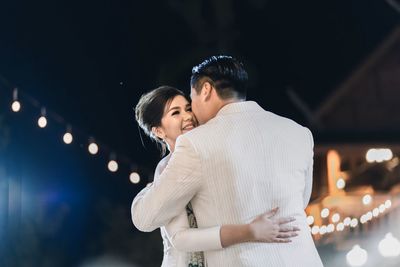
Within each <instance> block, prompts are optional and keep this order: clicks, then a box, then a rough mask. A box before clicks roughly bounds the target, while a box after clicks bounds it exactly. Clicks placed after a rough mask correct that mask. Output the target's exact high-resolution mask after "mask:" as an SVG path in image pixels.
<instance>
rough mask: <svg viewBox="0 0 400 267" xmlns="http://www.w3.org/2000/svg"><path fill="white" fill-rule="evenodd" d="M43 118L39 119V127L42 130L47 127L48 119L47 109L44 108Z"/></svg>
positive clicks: (42, 111)
mask: <svg viewBox="0 0 400 267" xmlns="http://www.w3.org/2000/svg"><path fill="white" fill-rule="evenodd" d="M40 113H41V116H40V118H39V119H38V125H39V127H40V128H44V127H46V126H47V119H46V108H44V107H43V108H42V109H41V112H40Z"/></svg>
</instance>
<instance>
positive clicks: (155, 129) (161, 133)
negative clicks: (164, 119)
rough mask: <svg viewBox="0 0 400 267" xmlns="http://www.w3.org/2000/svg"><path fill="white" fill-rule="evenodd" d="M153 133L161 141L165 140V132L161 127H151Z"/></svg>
mask: <svg viewBox="0 0 400 267" xmlns="http://www.w3.org/2000/svg"><path fill="white" fill-rule="evenodd" d="M151 132H152V133H153V134H154V135H155V136H157V137H158V138H160V139H164V138H165V132H164V130H163V129H162V128H161V127H159V126H158V127H155V126H154V127H151Z"/></svg>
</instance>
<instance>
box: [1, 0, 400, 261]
mask: <svg viewBox="0 0 400 267" xmlns="http://www.w3.org/2000/svg"><path fill="white" fill-rule="evenodd" d="M399 16H400V2H399V1H398V0H386V1H385V0H370V1H365V0H363V1H361V0H346V1H345V0H337V1H330V2H321V1H314V0H311V1H306V2H304V1H268V0H249V1H233V0H219V1H206V0H204V1H201V0H191V1H183V0H165V1H141V2H138V1H126V0H115V1H103V0H99V1H65V0H59V1H48V0H44V1H23V0H15V1H8V2H6V1H3V2H1V4H0V266H6V267H8V266H10V267H12V266H29V267H30V266H43V267H45V266H46V267H47V266H49V267H52V266H58V267H63V266H83V267H88V266H90V267H91V266H160V263H161V259H162V241H161V237H160V234H159V232H158V231H154V232H153V233H140V232H139V231H138V230H137V229H135V227H134V226H133V224H132V223H131V218H130V204H131V201H132V199H133V198H134V196H135V195H136V194H137V193H138V192H139V191H140V190H141V189H142V188H143V187H145V186H146V184H147V183H149V182H151V181H152V177H153V170H154V168H155V166H156V164H157V162H158V161H159V159H160V153H159V151H158V150H157V148H156V147H155V145H154V144H153V143H152V142H151V141H149V140H148V138H146V137H145V136H143V140H141V137H140V135H139V130H138V126H137V124H136V123H135V121H134V114H133V107H134V106H135V105H136V103H137V101H138V99H139V97H140V95H141V94H143V93H144V92H146V91H148V90H151V89H153V88H155V87H157V86H159V85H162V84H168V85H172V86H175V87H177V88H180V89H182V90H184V91H186V92H188V90H189V89H190V88H189V77H190V74H191V68H192V66H194V65H196V64H198V63H200V62H201V61H202V60H204V59H205V58H207V57H209V56H211V55H217V54H229V55H233V56H234V57H236V58H238V59H240V60H241V61H243V63H244V65H245V67H246V69H247V70H248V72H249V77H250V88H249V94H248V99H249V100H255V101H257V102H258V103H259V104H260V105H261V106H262V107H263V108H264V109H266V110H269V111H272V112H274V113H277V114H279V115H282V116H286V117H289V118H291V119H293V120H295V121H296V122H298V123H300V124H302V125H305V126H307V127H309V128H310V129H311V130H312V132H313V134H314V138H315V158H314V185H313V193H312V199H311V202H310V205H309V206H308V207H307V210H306V212H307V214H308V216H309V217H308V218H307V220H308V223H309V225H310V231H311V234H312V235H313V237H314V240H315V242H316V245H317V248H318V251H319V253H320V255H321V258H322V260H323V262H324V264H325V266H378V265H379V266H400V256H399V254H400V243H399V239H400V228H399V226H398V225H399V223H400V212H399V205H400V165H399V158H398V157H399V155H400V116H399V114H400V105H399V103H400V24H399ZM39 118H40V119H39Z"/></svg>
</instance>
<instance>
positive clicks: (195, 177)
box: [132, 56, 322, 266]
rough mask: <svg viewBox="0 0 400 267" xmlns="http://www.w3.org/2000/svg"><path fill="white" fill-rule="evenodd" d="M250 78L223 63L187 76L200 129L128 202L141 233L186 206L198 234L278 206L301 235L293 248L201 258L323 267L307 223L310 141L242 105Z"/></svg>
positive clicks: (249, 248) (286, 123) (297, 129)
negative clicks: (149, 184) (143, 190)
mask: <svg viewBox="0 0 400 267" xmlns="http://www.w3.org/2000/svg"><path fill="white" fill-rule="evenodd" d="M247 80H248V76H247V72H246V71H245V70H244V68H243V66H242V64H241V63H240V62H238V61H237V60H236V59H234V58H232V57H228V56H217V57H211V58H209V59H207V60H205V61H204V62H202V63H201V64H200V65H198V66H196V67H194V68H193V70H192V77H191V98H192V109H193V112H194V113H195V115H196V117H197V119H198V120H199V123H200V124H201V126H199V127H197V128H196V129H194V130H192V131H190V132H188V133H186V134H184V135H182V136H180V137H179V138H178V139H177V142H176V145H175V152H174V153H173V154H172V156H171V159H170V161H169V163H168V166H167V168H166V169H165V170H164V171H163V173H162V174H161V176H160V177H159V179H158V180H157V181H156V182H155V183H154V184H153V186H152V187H151V188H150V189H148V190H147V192H146V193H145V194H144V195H141V196H140V197H137V198H135V200H134V201H133V203H132V220H133V222H134V224H135V226H136V227H137V228H138V229H139V230H142V231H152V230H154V229H156V228H158V227H160V226H162V225H165V224H167V223H168V222H169V221H170V220H171V219H172V218H173V217H174V216H176V215H178V214H179V213H180V212H181V211H182V210H183V209H184V207H185V205H186V204H187V203H188V202H189V201H190V202H191V204H192V206H193V209H194V212H195V214H196V219H197V223H198V226H199V227H210V226H216V225H224V224H240V223H247V222H249V221H251V220H252V219H254V217H255V216H256V215H257V214H260V213H263V212H265V211H267V210H271V209H272V208H274V207H279V215H280V216H292V217H295V218H296V220H297V221H296V224H297V226H298V227H299V228H300V229H301V231H300V233H299V236H298V237H295V238H293V241H292V242H291V243H282V244H279V243H244V244H240V245H234V246H231V247H228V248H225V249H223V250H216V251H208V252H205V258H206V261H207V264H208V266H322V263H321V260H320V258H319V255H318V253H317V251H316V249H315V245H314V243H313V240H312V237H311V234H310V232H309V231H308V226H307V224H306V220H305V217H306V216H305V212H304V208H305V207H306V206H307V204H308V201H309V198H310V194H311V188H312V164H313V139H312V135H311V132H310V131H309V130H308V129H306V128H304V127H302V126H300V125H298V124H296V123H295V122H293V121H291V120H289V119H286V118H283V117H280V116H277V115H275V114H273V113H271V112H267V111H265V110H263V109H262V108H261V107H260V106H259V105H258V104H257V103H255V102H251V101H245V98H246V84H247Z"/></svg>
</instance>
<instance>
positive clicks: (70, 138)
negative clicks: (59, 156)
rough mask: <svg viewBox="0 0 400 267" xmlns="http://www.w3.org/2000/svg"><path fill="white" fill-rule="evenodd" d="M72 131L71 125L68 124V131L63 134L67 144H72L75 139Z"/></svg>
mask: <svg viewBox="0 0 400 267" xmlns="http://www.w3.org/2000/svg"><path fill="white" fill-rule="evenodd" d="M71 132H72V129H71V126H70V125H68V126H67V131H66V132H65V134H64V136H63V140H64V143H66V144H67V145H69V144H71V143H72V141H73V140H74V138H73V136H72V134H71Z"/></svg>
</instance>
